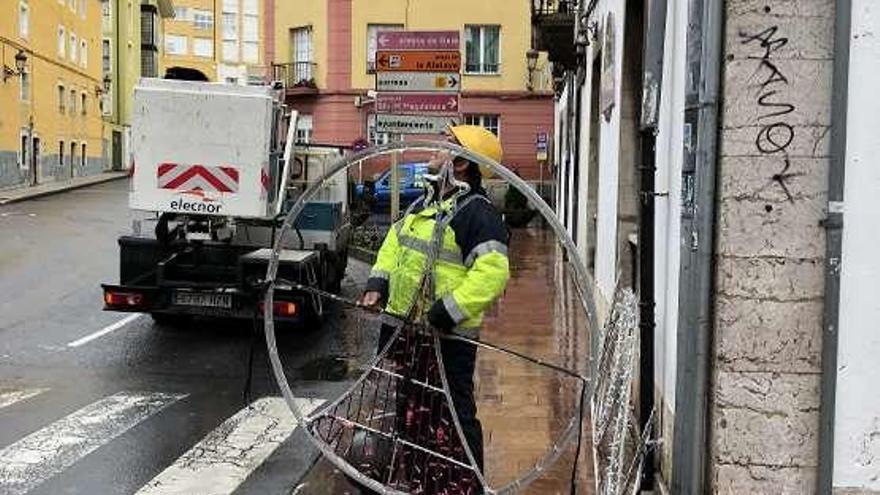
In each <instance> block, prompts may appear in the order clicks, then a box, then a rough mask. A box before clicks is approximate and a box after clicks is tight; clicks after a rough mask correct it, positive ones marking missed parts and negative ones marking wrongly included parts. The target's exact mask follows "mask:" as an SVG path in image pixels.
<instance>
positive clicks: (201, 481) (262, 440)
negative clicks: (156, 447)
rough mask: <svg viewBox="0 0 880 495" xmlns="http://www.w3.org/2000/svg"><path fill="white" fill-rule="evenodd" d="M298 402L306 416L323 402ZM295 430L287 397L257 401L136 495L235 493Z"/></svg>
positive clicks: (305, 400)
mask: <svg viewBox="0 0 880 495" xmlns="http://www.w3.org/2000/svg"><path fill="white" fill-rule="evenodd" d="M296 400H297V403H298V404H297V405H298V406H299V407H300V409H301V410H302V411H303V413H305V414H309V413H310V412H311V411H313V410H314V409H315V408H317V407H319V406H320V405H321V404H322V403H323V402H324V401H322V400H309V399H296ZM296 427H297V422H296V419H295V418H294V417H293V414H291V412H290V410H289V409H288V408H287V404H286V403H285V402H284V399H282V398H280V397H266V398H263V399H260V400H257V401H256V402H254V403H253V404H251V405H250V406H249V407H247V408H245V409H242V410H241V411H239V412H238V413H236V414H235V415H234V416H232V417H231V418H229V419H227V420H226V421H225V422H224V423H223V424H222V425H220V426H219V427H217V428H216V429H215V430H214V431H212V432H211V433H209V434H208V435H207V436H206V437H205V438H204V439H202V440H201V441H200V442H199V443H197V444H196V445H195V446H193V448H192V449H190V450H189V451H187V452H186V453H185V454H183V455H182V456H181V457H180V458H178V459H177V461H175V462H174V464H172V465H171V466H169V467H168V468H167V469H165V471H163V472H161V473H159V475H157V476H156V477H155V478H153V479H152V480H151V481H150V482H149V483H147V484H146V485H144V486H143V487H142V488H141V489H140V490H139V491H138V492H137V494H136V495H171V494H180V495H225V494H230V493H232V492H233V491H235V489H236V488H238V486H239V485H241V483H242V482H244V480H245V479H246V478H247V477H248V475H250V473H252V472H253V471H254V470H255V469H256V468H257V467H259V466H260V464H262V463H263V461H265V460H266V459H267V458H268V457H269V456H270V455H271V454H272V452H274V451H275V449H277V448H278V447H279V446H280V445H281V444H282V443H283V442H284V441H285V440H286V439H287V438H288V437H289V436H290V435H291V434H292V433H293V431H294V430H295V429H296Z"/></svg>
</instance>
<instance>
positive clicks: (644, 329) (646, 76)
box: [638, 0, 667, 491]
mask: <svg viewBox="0 0 880 495" xmlns="http://www.w3.org/2000/svg"><path fill="white" fill-rule="evenodd" d="M649 5H650V7H649V9H650V10H649V11H648V13H647V16H648V18H647V23H648V27H647V33H646V36H645V39H644V49H643V54H644V65H643V67H644V69H643V75H642V109H641V112H640V126H639V149H640V153H641V164H640V165H639V168H638V173H639V214H638V215H639V226H638V256H639V259H638V263H639V268H638V277H639V279H638V280H639V282H638V288H639V343H640V344H639V352H640V356H641V357H640V377H639V426H640V428H641V431H642V432H645V431H648V429H649V428H650V429H651V435H650V436H649V437H648V440H649V441H651V440H654V439H655V438H657V432H656V429H655V428H654V425H655V424H656V420H655V421H654V424H649V423H648V420H649V418H651V412H652V411H653V410H654V408H655V393H654V383H655V377H654V352H655V349H656V343H655V341H656V339H655V330H656V323H655V319H656V318H655V316H654V309H655V307H656V301H655V298H654V223H655V215H654V202H655V198H656V196H657V193H656V191H655V184H654V182H655V174H656V172H657V149H656V145H657V126H658V113H659V109H660V92H661V88H662V85H663V54H664V50H665V41H666V10H667V9H666V0H653V1H651V2H650V3H649ZM655 417H656V415H655ZM655 464H656V463H655V461H654V450H653V449H647V450H646V452H645V459H644V462H643V465H642V485H641V489H642V491H654V485H655V471H656V466H655Z"/></svg>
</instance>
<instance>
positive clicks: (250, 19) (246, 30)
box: [241, 14, 260, 63]
mask: <svg viewBox="0 0 880 495" xmlns="http://www.w3.org/2000/svg"><path fill="white" fill-rule="evenodd" d="M241 37H242V40H243V41H244V43H243V44H242V48H241V56H242V58H243V59H244V61H245V62H249V63H256V62H258V61H259V59H260V55H259V52H260V18H259V16H257V15H251V14H245V15H244V18H243V20H242V32H241Z"/></svg>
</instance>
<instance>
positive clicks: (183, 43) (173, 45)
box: [165, 34, 187, 55]
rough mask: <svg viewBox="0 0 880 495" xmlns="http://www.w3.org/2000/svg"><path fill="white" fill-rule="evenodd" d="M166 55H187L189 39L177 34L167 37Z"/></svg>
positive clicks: (167, 35)
mask: <svg viewBox="0 0 880 495" xmlns="http://www.w3.org/2000/svg"><path fill="white" fill-rule="evenodd" d="M165 53H167V54H168V55H186V54H187V38H186V36H180V35H177V34H166V35H165Z"/></svg>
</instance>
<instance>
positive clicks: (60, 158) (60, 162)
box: [58, 140, 64, 168]
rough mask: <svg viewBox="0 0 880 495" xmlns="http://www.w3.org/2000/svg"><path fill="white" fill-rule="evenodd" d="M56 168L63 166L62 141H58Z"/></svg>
mask: <svg viewBox="0 0 880 495" xmlns="http://www.w3.org/2000/svg"><path fill="white" fill-rule="evenodd" d="M58 168H64V141H63V140H62V141H58Z"/></svg>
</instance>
